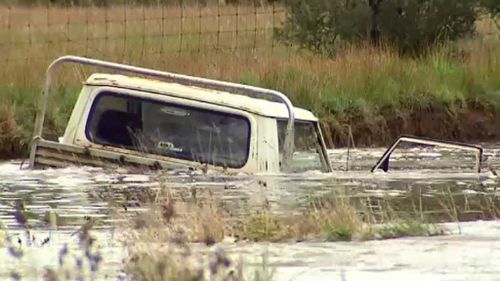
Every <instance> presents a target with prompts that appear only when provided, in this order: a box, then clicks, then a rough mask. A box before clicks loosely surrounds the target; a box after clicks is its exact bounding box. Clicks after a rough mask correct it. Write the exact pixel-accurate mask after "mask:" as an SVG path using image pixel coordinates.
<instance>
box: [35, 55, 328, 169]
mask: <svg viewBox="0 0 500 281" xmlns="http://www.w3.org/2000/svg"><path fill="white" fill-rule="evenodd" d="M65 63H76V64H81V65H89V66H95V67H100V68H105V69H108V70H112V71H113V72H116V71H120V72H123V73H130V74H133V75H135V76H141V77H148V79H146V78H139V77H129V76H124V75H116V74H93V75H91V76H90V77H89V78H88V79H87V81H86V82H85V83H84V86H83V88H82V90H81V92H80V95H79V97H78V100H77V102H76V104H75V106H74V109H73V112H72V114H71V117H70V119H69V122H68V125H67V127H66V131H65V133H64V136H63V137H62V138H60V139H59V142H55V141H49V140H45V139H43V137H42V132H43V123H44V117H45V113H46V108H47V103H48V96H49V94H50V91H51V85H52V83H53V81H52V80H53V76H54V75H55V71H56V70H57V69H58V67H59V66H60V65H62V64H65ZM74 164H83V165H92V166H116V165H131V166H146V167H148V168H153V169H172V168H174V169H175V168H179V167H191V168H195V169H196V168H199V169H216V170H222V171H227V172H245V173H280V172H300V171H304V170H309V169H313V170H321V171H324V172H330V171H331V166H330V162H329V161H328V156H327V151H326V147H325V142H324V140H323V137H322V134H321V131H320V126H319V124H318V119H317V118H316V117H315V116H314V115H313V114H312V113H311V112H309V111H307V110H304V109H300V108H296V107H293V105H292V103H291V102H290V100H289V99H288V98H287V97H286V96H285V95H284V94H282V93H280V92H277V91H273V90H269V89H264V88H258V87H252V86H247V85H242V84H236V83H230V82H223V81H217V80H210V79H204V78H199V77H191V76H186V75H179V74H174V73H168V72H161V71H156V70H151V69H145V68H139V67H134V66H128V65H123V64H116V63H111V62H106V61H100V60H94V59H88V58H82V57H75V56H65V57H61V58H58V59H57V60H55V61H54V62H53V63H52V64H51V65H50V66H49V68H48V70H47V80H46V84H45V87H44V90H43V93H42V98H41V101H40V108H39V111H38V113H37V119H36V123H35V131H34V138H33V142H32V146H31V152H30V167H32V168H33V167H39V166H52V167H63V166H67V165H74Z"/></svg>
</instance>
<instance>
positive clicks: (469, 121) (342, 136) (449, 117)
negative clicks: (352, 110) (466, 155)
mask: <svg viewBox="0 0 500 281" xmlns="http://www.w3.org/2000/svg"><path fill="white" fill-rule="evenodd" d="M322 125H323V128H324V132H325V139H326V142H327V144H328V145H329V146H331V147H332V146H334V147H344V146H347V141H348V136H349V127H350V129H351V132H352V137H353V139H354V143H355V145H356V146H358V147H367V146H386V145H388V144H389V143H391V142H392V141H394V140H395V138H397V137H398V136H399V135H401V134H411V135H416V136H423V137H432V138H438V139H444V140H452V141H463V142H473V143H474V142H497V141H500V110H498V109H496V108H495V107H494V106H492V105H482V104H477V103H471V104H469V105H468V106H467V108H465V109H461V110H455V111H451V110H450V109H449V108H448V107H447V106H434V107H433V108H429V109H425V110H411V111H410V110H395V109H384V110H382V111H381V112H380V113H379V114H377V115H357V116H352V115H351V116H348V115H340V116H335V117H329V118H324V119H323V120H322Z"/></svg>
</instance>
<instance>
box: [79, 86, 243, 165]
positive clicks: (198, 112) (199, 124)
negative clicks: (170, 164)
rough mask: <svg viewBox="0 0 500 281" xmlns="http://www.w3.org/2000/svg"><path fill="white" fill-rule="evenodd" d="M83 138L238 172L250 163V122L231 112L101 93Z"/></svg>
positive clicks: (96, 100)
mask: <svg viewBox="0 0 500 281" xmlns="http://www.w3.org/2000/svg"><path fill="white" fill-rule="evenodd" d="M86 135H87V138H88V139H89V140H90V141H92V142H94V143H97V144H102V145H109V146H113V147H122V148H127V149H133V150H136V151H141V152H145V153H151V154H159V155H164V156H169V157H173V158H178V159H184V160H191V161H196V162H200V163H207V164H212V165H217V166H225V167H229V168H241V167H243V166H244V165H245V164H246V162H247V159H248V153H249V151H248V150H249V143H250V122H249V121H248V120H247V119H246V118H245V117H243V116H239V115H235V114H227V113H223V112H217V111H211V110H205V109H200V108H195V107H189V106H183V105H176V104H170V103H163V102H158V101H153V100H148V99H141V98H137V97H132V96H128V97H127V96H124V95H117V94H113V93H101V94H99V96H98V97H97V98H96V99H95V101H94V104H93V107H92V110H91V114H90V117H89V120H88V123H87V128H86Z"/></svg>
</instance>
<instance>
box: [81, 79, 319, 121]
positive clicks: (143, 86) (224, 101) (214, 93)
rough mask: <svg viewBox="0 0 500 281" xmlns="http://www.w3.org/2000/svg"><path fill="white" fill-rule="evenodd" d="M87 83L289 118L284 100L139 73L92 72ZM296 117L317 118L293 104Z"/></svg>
mask: <svg viewBox="0 0 500 281" xmlns="http://www.w3.org/2000/svg"><path fill="white" fill-rule="evenodd" d="M86 84H87V85H95V86H111V87H119V88H126V89H132V90H142V91H147V92H154V93H158V94H163V95H168V96H175V97H181V98H189V99H192V100H196V101H202V102H208V103H212V104H217V105H222V106H229V107H233V108H237V109H241V110H245V111H248V112H251V113H255V114H259V115H263V116H267V117H273V118H285V119H286V118H288V111H287V108H286V106H285V105H284V104H283V103H279V102H273V101H268V100H265V99H259V98H254V97H249V96H246V95H242V94H233V93H229V92H225V91H218V90H212V89H206V88H200V87H195V86H186V85H181V84H178V83H172V82H164V81H158V80H151V79H145V78H139V77H129V76H125V75H117V74H101V73H96V74H92V75H91V76H90V77H89V78H88V79H87V81H86ZM294 112H295V119H296V120H304V121H317V120H318V119H317V118H316V117H315V116H314V114H312V112H310V111H308V110H305V109H302V108H298V107H294Z"/></svg>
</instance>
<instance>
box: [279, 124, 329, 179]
mask: <svg viewBox="0 0 500 281" xmlns="http://www.w3.org/2000/svg"><path fill="white" fill-rule="evenodd" d="M277 123H278V144H279V153H280V159H282V158H283V143H284V141H285V133H286V126H287V123H288V121H287V120H277ZM315 125H316V124H315V123H313V122H306V121H297V122H295V127H294V133H295V136H294V144H295V146H294V153H293V161H292V171H293V172H303V171H307V170H322V169H323V165H322V163H321V156H320V151H321V150H320V144H319V139H318V133H317V132H316V126H315Z"/></svg>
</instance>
